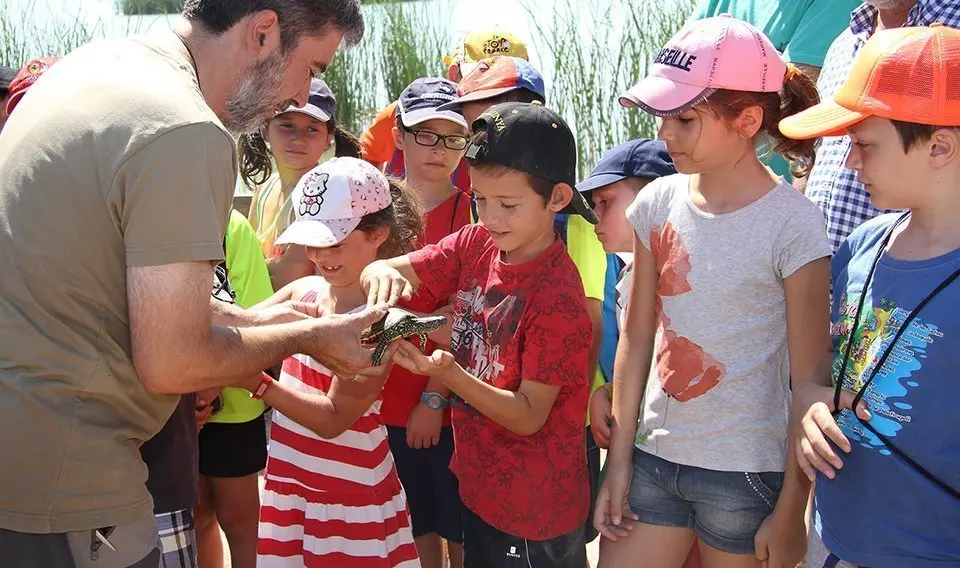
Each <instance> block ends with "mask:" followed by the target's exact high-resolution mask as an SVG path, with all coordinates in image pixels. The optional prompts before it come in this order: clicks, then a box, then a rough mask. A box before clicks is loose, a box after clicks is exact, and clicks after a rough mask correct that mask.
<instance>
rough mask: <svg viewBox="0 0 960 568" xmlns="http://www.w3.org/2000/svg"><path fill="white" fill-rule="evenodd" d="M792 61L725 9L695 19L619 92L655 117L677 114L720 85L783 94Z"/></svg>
mask: <svg viewBox="0 0 960 568" xmlns="http://www.w3.org/2000/svg"><path fill="white" fill-rule="evenodd" d="M786 73H787V64H786V63H785V62H784V61H783V59H782V58H781V57H780V54H779V53H777V49H776V48H775V47H773V44H772V43H770V40H769V39H767V36H765V35H763V33H762V32H761V31H760V30H758V29H757V28H755V27H753V26H751V25H750V24H748V23H746V22H744V21H742V20H738V19H736V18H733V17H731V16H730V15H729V14H722V15H720V16H717V17H715V18H705V19H703V20H697V21H695V22H691V23H689V24H687V25H686V26H684V27H683V29H681V30H680V31H679V32H677V34H676V35H674V36H673V37H672V38H670V41H669V42H667V45H666V47H664V48H663V49H662V50H661V51H660V54H659V55H657V59H656V61H655V62H654V65H653V69H652V70H651V71H650V74H649V75H647V77H646V78H644V79H643V80H642V81H640V82H639V83H637V84H636V85H634V86H633V87H632V88H631V89H630V90H629V91H627V92H626V93H624V94H623V95H622V96H621V97H620V104H621V105H623V106H625V107H633V106H637V107H640V108H641V109H643V110H645V111H646V112H648V113H650V114H653V115H655V116H661V117H663V116H675V115H678V114H681V113H684V112H686V111H688V110H690V109H691V108H693V107H695V106H696V105H698V104H700V103H702V102H704V101H706V100H707V99H708V98H709V97H710V95H712V94H713V93H715V92H717V90H719V89H728V90H731V91H752V92H758V93H779V92H780V89H781V88H782V87H783V81H784V77H785V76H786Z"/></svg>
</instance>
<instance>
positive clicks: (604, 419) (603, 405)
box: [590, 388, 613, 449]
mask: <svg viewBox="0 0 960 568" xmlns="http://www.w3.org/2000/svg"><path fill="white" fill-rule="evenodd" d="M612 417H613V404H612V403H611V401H610V393H609V392H607V389H605V388H599V389H597V392H595V393H593V396H592V397H590V431H591V432H592V433H593V440H594V441H595V442H596V443H597V445H598V446H600V447H601V448H603V449H607V448H609V447H610V420H611V419H612Z"/></svg>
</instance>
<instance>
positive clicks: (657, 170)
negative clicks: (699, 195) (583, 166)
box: [577, 138, 677, 193]
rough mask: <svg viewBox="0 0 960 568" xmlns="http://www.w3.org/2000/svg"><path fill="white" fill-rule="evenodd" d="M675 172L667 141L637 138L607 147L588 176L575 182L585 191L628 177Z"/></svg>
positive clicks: (579, 189) (654, 175)
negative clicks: (665, 142) (613, 146)
mask: <svg viewBox="0 0 960 568" xmlns="http://www.w3.org/2000/svg"><path fill="white" fill-rule="evenodd" d="M675 173H677V168H676V167H675V166H674V165H673V160H672V159H671V158H670V153H669V152H667V145H666V144H664V143H663V142H661V141H659V140H650V139H649V138H640V139H639V140H631V141H630V142H626V143H624V144H620V145H619V146H616V147H615V148H612V149H611V150H608V151H607V152H606V153H605V154H604V155H603V157H601V158H600V161H599V162H597V166H596V167H595V168H593V171H592V172H590V176H589V177H587V179H585V180H583V181H582V182H580V183H579V184H578V185H577V191H579V192H581V193H585V192H588V191H593V190H595V189H599V188H601V187H604V186H607V185H610V184H612V183H617V182H618V181H620V180H624V179H626V178H630V177H638V178H646V179H656V178H660V177H664V176H669V175H673V174H675Z"/></svg>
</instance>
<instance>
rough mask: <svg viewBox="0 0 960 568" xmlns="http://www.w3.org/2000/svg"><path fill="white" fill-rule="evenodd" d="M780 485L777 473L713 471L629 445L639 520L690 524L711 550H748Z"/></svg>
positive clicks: (632, 505)
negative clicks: (678, 462)
mask: <svg viewBox="0 0 960 568" xmlns="http://www.w3.org/2000/svg"><path fill="white" fill-rule="evenodd" d="M782 485H783V473H782V472H763V473H752V472H735V471H713V470H709V469H702V468H699V467H693V466H688V465H680V464H675V463H673V462H669V461H667V460H664V459H661V458H658V457H657V456H654V455H652V454H648V453H647V452H645V451H643V450H639V449H634V451H633V483H632V485H631V486H630V497H629V503H630V509H631V510H632V511H633V512H634V513H636V514H637V515H638V516H639V517H640V522H643V523H646V524H649V525H658V526H664V527H684V528H691V529H693V530H694V532H695V533H696V534H697V536H698V537H699V538H700V540H702V541H703V542H705V543H706V544H707V545H709V546H711V547H713V548H716V549H717V550H721V551H723V552H728V553H731V554H754V545H753V537H754V535H756V534H757V529H759V528H760V523H762V522H763V520H764V519H766V518H767V517H768V516H769V515H770V513H772V512H773V506H774V505H776V503H777V497H778V496H779V494H780V488H781V487H782Z"/></svg>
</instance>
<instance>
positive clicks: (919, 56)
mask: <svg viewBox="0 0 960 568" xmlns="http://www.w3.org/2000/svg"><path fill="white" fill-rule="evenodd" d="M871 116H879V117H881V118H886V119H889V120H898V121H902V122H914V123H918V124H929V125H933V126H960V31H958V30H955V29H953V28H950V27H947V26H943V25H941V24H933V25H931V26H929V27H912V28H897V29H890V30H883V31H879V32H877V33H875V34H873V36H872V37H871V38H870V39H869V40H867V42H866V43H865V44H864V45H863V47H862V48H861V49H860V52H859V53H858V54H857V58H856V59H855V60H854V62H853V68H852V69H851V70H850V74H849V75H848V76H847V80H846V81H845V82H844V83H843V85H842V86H841V87H840V89H839V90H838V91H837V93H836V95H834V97H833V100H832V101H825V102H822V103H820V104H818V105H816V106H813V107H811V108H809V109H807V110H805V111H803V112H800V113H798V114H795V115H793V116H790V117H787V118H785V119H783V120H782V121H780V132H782V133H783V134H784V136H786V137H788V138H794V139H799V140H805V139H808V138H817V137H819V136H842V135H843V134H844V133H845V131H846V128H847V127H849V126H852V125H854V124H856V123H858V122H860V121H861V120H864V119H866V118H868V117H871Z"/></svg>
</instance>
